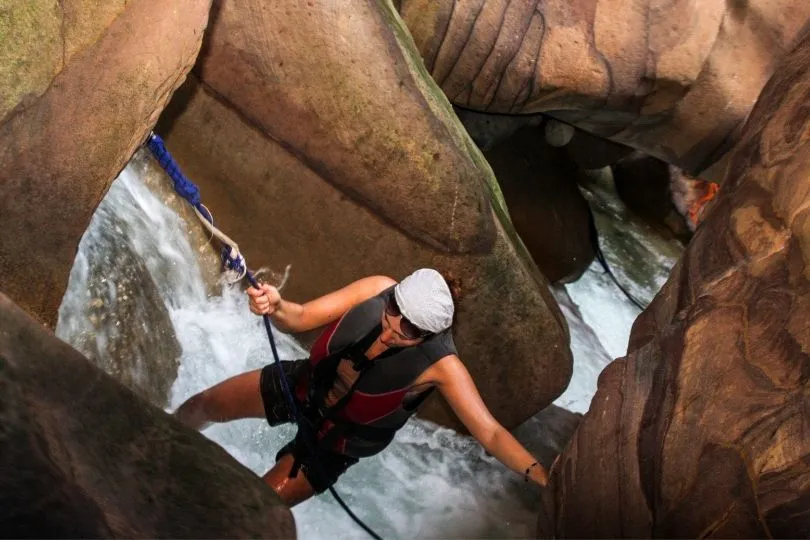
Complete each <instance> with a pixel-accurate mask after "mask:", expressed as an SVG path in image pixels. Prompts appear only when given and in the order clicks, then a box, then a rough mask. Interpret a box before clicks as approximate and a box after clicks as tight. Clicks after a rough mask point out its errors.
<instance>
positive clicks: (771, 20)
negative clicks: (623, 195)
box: [397, 0, 810, 180]
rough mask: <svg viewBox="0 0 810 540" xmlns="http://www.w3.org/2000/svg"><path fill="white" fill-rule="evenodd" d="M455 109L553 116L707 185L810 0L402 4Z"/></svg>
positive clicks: (428, 0) (448, 0)
mask: <svg viewBox="0 0 810 540" xmlns="http://www.w3.org/2000/svg"><path fill="white" fill-rule="evenodd" d="M397 5H398V10H399V12H400V14H401V15H402V18H403V19H404V21H405V23H406V25H407V26H408V29H409V30H410V31H411V33H412V34H413V38H414V41H415V43H416V46H417V47H418V49H419V52H420V53H421V54H422V57H423V58H424V60H425V65H426V67H427V70H428V71H429V72H430V74H431V75H432V76H433V78H434V79H435V80H436V82H437V83H438V85H439V86H440V87H441V88H442V90H443V91H444V92H445V93H446V94H447V96H448V98H449V99H450V101H451V102H453V103H454V104H456V105H459V106H462V107H466V108H471V109H475V110H479V111H485V112H492V113H509V114H523V113H536V112H553V114H554V116H555V117H557V118H559V119H561V120H565V121H567V122H570V123H573V124H574V125H576V126H578V127H580V128H582V129H585V130H586V131H589V132H591V133H594V134H596V135H600V136H603V137H607V138H610V139H612V140H614V141H616V142H619V143H622V144H626V145H628V146H631V147H634V148H636V149H638V150H641V151H643V152H645V153H648V154H651V155H654V156H655V157H658V158H660V159H662V160H664V161H666V162H668V163H671V164H673V165H676V166H678V167H680V168H681V169H683V170H684V171H686V172H687V173H688V174H691V175H693V176H696V175H700V176H701V177H704V178H706V179H707V180H717V179H719V178H722V175H723V172H724V170H725V166H726V163H727V161H726V160H725V159H724V158H725V157H726V156H727V154H728V151H729V150H730V149H731V148H733V147H734V145H735V144H736V142H737V141H738V140H739V136H740V133H741V128H742V126H743V124H744V123H745V119H746V118H747V116H748V114H749V113H750V111H751V108H752V107H753V105H754V103H755V102H756V99H757V97H758V96H759V94H760V92H761V91H762V88H763V86H764V85H765V83H766V82H767V81H768V79H769V78H770V76H771V75H772V74H773V73H774V70H775V67H776V65H777V64H778V62H779V61H780V60H781V58H782V57H783V56H784V54H785V53H786V51H789V50H791V48H792V47H793V46H794V44H795V43H796V40H797V38H798V36H799V34H800V32H801V30H802V29H803V28H804V26H805V25H806V24H807V23H808V21H810V3H808V2H805V1H803V0H776V1H772V0H749V1H729V0H707V1H703V2H694V1H692V0H675V1H672V2H655V1H653V0H573V1H571V0H549V1H540V0H530V1H526V2H510V1H507V0H469V1H467V0H464V1H462V0H401V1H400V2H398V3H397Z"/></svg>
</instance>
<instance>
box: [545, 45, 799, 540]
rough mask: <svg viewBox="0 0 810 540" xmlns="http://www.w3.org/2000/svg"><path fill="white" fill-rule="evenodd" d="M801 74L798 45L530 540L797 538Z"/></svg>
mask: <svg viewBox="0 0 810 540" xmlns="http://www.w3.org/2000/svg"><path fill="white" fill-rule="evenodd" d="M808 65H810V38H805V39H804V40H803V41H802V42H801V43H800V44H799V46H798V47H797V48H796V50H795V51H793V52H792V53H790V55H788V57H787V58H786V59H785V61H784V62H783V64H782V65H781V66H780V68H779V69H778V70H777V72H776V75H775V76H774V78H773V79H772V80H771V81H770V82H769V83H768V85H767V86H766V88H765V90H764V91H763V94H762V96H761V97H760V99H759V102H758V103H757V106H756V108H755V109H754V111H753V112H752V114H751V118H750V119H749V121H748V124H747V125H746V127H745V129H744V130H743V136H742V139H741V142H740V144H739V145H738V147H737V149H736V151H735V153H734V155H733V158H732V160H731V164H730V169H729V173H728V176H727V178H726V179H725V182H724V184H723V186H724V187H723V189H722V190H721V192H720V195H719V198H718V199H717V201H716V202H715V204H714V206H713V208H712V209H711V211H710V212H709V214H708V215H707V216H706V219H705V221H704V222H703V223H702V224H701V225H700V227H699V228H698V230H697V232H696V234H695V236H694V238H693V240H692V242H691V243H690V245H689V247H688V249H687V251H686V253H685V255H684V257H683V259H682V260H681V261H680V262H679V263H678V264H677V265H676V267H675V269H674V271H673V275H672V276H671V278H670V280H669V281H668V282H667V284H666V285H665V286H664V288H663V290H662V291H661V293H660V294H659V295H658V296H657V297H656V299H655V301H654V302H653V304H652V305H651V306H650V307H649V308H648V309H647V310H646V311H645V312H644V313H643V314H642V315H641V317H640V318H639V319H638V320H637V321H636V323H635V325H634V328H633V332H632V335H631V341H630V346H629V353H628V355H627V357H626V358H624V359H620V360H617V361H616V362H614V363H612V364H611V365H610V366H609V367H608V368H607V369H606V370H605V371H604V372H603V373H602V375H601V376H600V381H599V389H598V391H597V394H596V396H595V397H594V400H593V403H592V405H591V409H590V410H589V412H588V413H587V414H586V415H585V418H584V419H583V422H582V424H581V425H580V427H579V428H578V430H577V433H576V434H575V436H574V439H573V441H572V443H571V444H570V445H569V447H568V448H567V449H566V451H565V453H564V454H563V456H562V457H561V459H560V461H559V462H558V464H557V466H556V468H555V469H554V471H553V474H552V488H551V489H552V493H553V496H552V497H550V499H549V500H548V501H547V502H548V506H547V514H546V515H544V516H543V517H541V519H540V522H539V531H538V535H539V536H540V537H544V536H545V535H547V534H554V535H556V536H559V537H570V536H588V537H606V536H609V537H618V536H631V537H649V536H666V537H695V536H713V537H720V538H724V537H767V536H773V537H794V538H795V537H803V536H807V535H808V534H810V520H808V517H807V512H806V509H807V508H808V505H810V466H808V462H810V437H808V430H807V428H806V426H807V419H808V411H807V406H806V404H807V403H808V397H810V367H808V366H810V353H808V351H810V333H808V332H807V324H806V321H807V320H808V309H810V304H808V302H807V298H810V272H809V271H808V269H807V268H808V262H807V261H808V260H809V259H808V257H807V254H808V253H810V226H808V224H810V218H808V216H810V214H808V208H810V203H809V201H810V192H808V189H807V186H808V182H807V178H808V175H810V152H808V144H810V143H808V141H810V111H808V109H807V107H806V101H807V96H808V93H810V72H808V70H807V66H808ZM583 478H587V481H582V479H583ZM552 499H553V500H552ZM547 516H553V519H552V520H551V521H549V520H548V519H547Z"/></svg>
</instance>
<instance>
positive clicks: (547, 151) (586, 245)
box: [486, 127, 594, 282]
mask: <svg viewBox="0 0 810 540" xmlns="http://www.w3.org/2000/svg"><path fill="white" fill-rule="evenodd" d="M486 157H487V160H488V161H489V163H490V164H491V165H492V169H493V171H494V172H495V176H496V177H497V178H498V184H499V185H500V186H501V190H502V191H503V195H504V198H505V199H506V205H507V207H508V208H509V215H510V216H511V218H512V223H514V225H515V230H516V231H517V233H518V234H519V235H520V238H521V240H523V243H524V244H525V245H526V249H528V250H529V253H530V254H531V256H532V258H533V259H534V262H535V263H536V264H537V267H538V268H540V271H541V272H543V275H544V276H546V278H548V280H549V281H552V282H557V281H563V282H569V281H574V280H576V279H577V278H579V277H580V276H581V275H582V273H583V272H584V271H585V269H586V268H588V265H590V263H591V262H592V261H593V258H594V250H593V240H592V238H591V230H590V227H589V225H588V224H589V222H590V220H591V216H590V208H589V207H588V203H587V201H586V200H585V199H584V198H583V197H582V194H581V193H580V192H579V188H577V175H578V172H579V170H578V169H577V167H576V165H574V164H573V163H572V162H571V161H570V160H568V159H567V157H566V156H565V153H564V151H563V150H561V149H557V148H552V147H551V146H549V145H548V144H547V143H546V142H545V140H544V135H543V129H542V128H537V127H525V128H523V129H521V130H520V131H518V132H517V133H515V135H513V136H512V137H511V138H510V139H508V140H506V141H505V142H504V143H503V144H501V145H500V146H498V147H496V148H495V149H493V150H491V151H489V152H487V153H486Z"/></svg>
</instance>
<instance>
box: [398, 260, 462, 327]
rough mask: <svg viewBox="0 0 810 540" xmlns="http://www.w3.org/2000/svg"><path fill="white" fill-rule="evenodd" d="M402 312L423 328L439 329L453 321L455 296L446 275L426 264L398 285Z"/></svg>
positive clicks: (399, 303)
mask: <svg viewBox="0 0 810 540" xmlns="http://www.w3.org/2000/svg"><path fill="white" fill-rule="evenodd" d="M394 297H395V298H396V300H397V305H398V306H399V310H400V311H401V312H402V314H403V315H404V316H405V317H407V318H408V320H409V321H411V322H412V323H413V324H415V325H416V326H417V327H418V328H419V329H421V330H426V331H428V332H433V333H434V334H435V333H438V332H441V331H442V330H447V329H448V328H450V325H452V324H453V311H454V307H453V297H452V296H451V295H450V287H448V286H447V282H446V281H445V280H444V278H443V277H442V275H441V274H440V273H438V272H437V271H436V270H433V269H431V268H422V269H419V270H417V271H416V272H414V273H413V274H411V275H410V276H408V277H406V278H405V279H403V280H402V282H400V283H399V284H398V285H397V286H396V287H394Z"/></svg>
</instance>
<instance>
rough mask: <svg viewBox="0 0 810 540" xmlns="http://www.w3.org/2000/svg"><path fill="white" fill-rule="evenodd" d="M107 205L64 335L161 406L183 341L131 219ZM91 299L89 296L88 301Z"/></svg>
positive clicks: (62, 325)
mask: <svg viewBox="0 0 810 540" xmlns="http://www.w3.org/2000/svg"><path fill="white" fill-rule="evenodd" d="M112 210H114V209H112V208H109V207H108V206H105V205H103V204H102V206H101V207H99V210H98V212H97V213H96V215H95V216H94V218H93V219H94V221H93V225H92V226H91V229H90V231H89V232H92V233H93V239H92V242H90V243H85V246H84V248H83V249H82V251H81V252H80V253H79V256H78V257H77V261H76V264H77V265H78V266H79V268H77V269H76V270H74V272H76V273H77V275H76V277H75V279H79V280H80V281H81V282H82V284H83V287H84V289H85V290H84V291H83V294H81V295H80V298H77V299H76V303H77V304H79V305H76V306H63V309H62V310H60V317H59V324H58V327H57V328H58V332H59V335H60V337H61V338H62V339H64V340H65V341H67V342H68V343H70V344H71V345H73V346H74V347H75V348H76V349H77V350H78V351H79V352H81V353H82V354H84V355H85V356H86V357H87V358H88V359H90V360H91V361H92V362H93V363H95V364H96V365H97V366H99V367H100V368H101V369H103V370H104V371H105V372H106V373H108V374H110V375H112V376H113V377H114V378H115V379H116V380H118V381H119V382H121V383H122V384H124V386H126V387H128V388H129V389H130V390H132V391H134V392H135V393H137V394H140V395H141V396H142V397H144V398H146V399H147V400H148V401H149V402H150V403H153V404H155V405H157V406H158V407H165V406H166V404H167V403H168V396H169V390H170V389H171V386H172V384H173V382H174V380H175V379H176V378H177V369H178V366H179V360H180V353H181V349H180V344H179V343H178V342H177V339H176V338H175V334H174V327H173V326H172V322H171V319H170V318H169V312H168V310H167V309H166V306H165V304H164V302H163V299H162V298H161V296H160V293H159V291H158V288H157V286H156V285H155V282H154V281H153V280H152V276H151V275H150V274H149V270H148V269H147V267H146V265H145V264H144V262H143V260H142V259H141V257H140V256H138V255H137V254H136V253H135V251H134V248H133V246H132V245H131V243H130V241H129V238H130V233H131V231H128V227H127V225H126V223H125V222H124V221H123V220H121V219H120V218H118V217H117V216H116V215H115V214H114V213H112ZM82 300H84V301H82Z"/></svg>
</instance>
